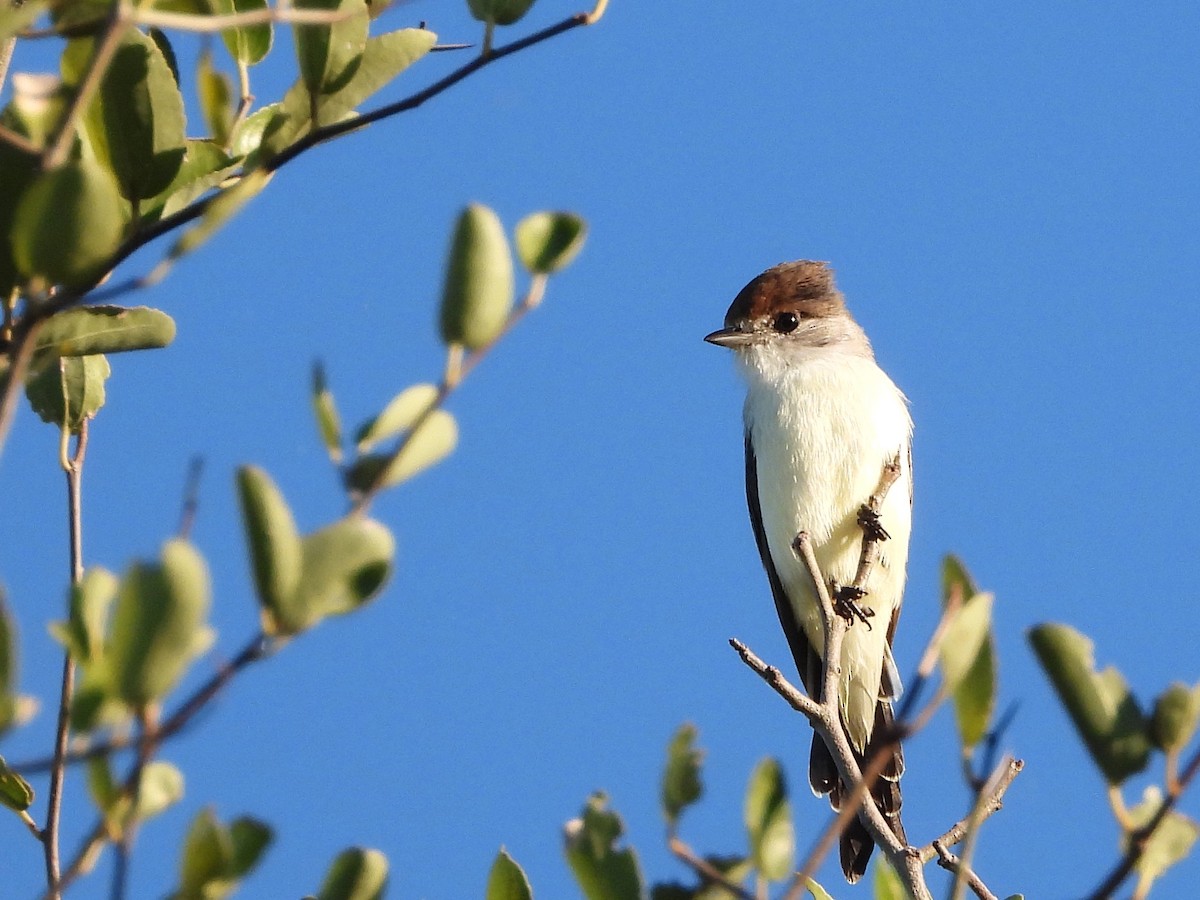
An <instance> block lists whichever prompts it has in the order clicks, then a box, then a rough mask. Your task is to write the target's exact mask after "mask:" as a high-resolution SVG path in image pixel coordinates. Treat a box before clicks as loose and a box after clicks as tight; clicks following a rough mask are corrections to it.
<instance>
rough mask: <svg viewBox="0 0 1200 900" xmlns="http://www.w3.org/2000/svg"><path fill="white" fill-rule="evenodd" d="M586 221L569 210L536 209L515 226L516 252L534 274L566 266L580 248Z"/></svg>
mask: <svg viewBox="0 0 1200 900" xmlns="http://www.w3.org/2000/svg"><path fill="white" fill-rule="evenodd" d="M586 238H587V223H586V222H584V220H583V219H582V218H581V217H579V216H577V215H575V214H574V213H568V212H538V213H533V214H532V215H529V216H526V217H525V218H524V219H522V220H521V221H520V223H518V225H517V230H516V244H517V255H518V256H520V257H521V263H522V264H523V265H524V266H525V268H526V269H528V270H529V271H530V272H532V273H534V274H535V275H550V274H553V273H554V272H557V271H559V270H561V269H563V268H566V267H567V266H568V265H570V264H571V262H572V261H573V260H574V259H575V257H576V256H578V255H579V251H580V250H582V249H583V242H584V240H585V239H586Z"/></svg>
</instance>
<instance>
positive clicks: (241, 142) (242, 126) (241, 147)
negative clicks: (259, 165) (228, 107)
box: [229, 103, 283, 167]
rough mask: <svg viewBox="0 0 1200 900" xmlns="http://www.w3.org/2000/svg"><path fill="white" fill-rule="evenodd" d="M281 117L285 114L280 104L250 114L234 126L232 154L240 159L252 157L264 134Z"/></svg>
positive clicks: (230, 148) (231, 145) (269, 105)
mask: <svg viewBox="0 0 1200 900" xmlns="http://www.w3.org/2000/svg"><path fill="white" fill-rule="evenodd" d="M281 115H283V112H282V110H281V109H280V104H278V103H271V104H268V105H267V106H264V107H262V108H260V109H256V110H255V111H254V112H252V113H250V115H248V116H246V118H244V119H242V121H240V122H238V123H237V125H235V126H234V129H233V140H232V143H231V144H230V147H229V151H230V153H232V154H233V155H234V156H239V157H248V156H250V154H251V153H253V152H254V151H256V150H257V149H258V148H259V145H260V144H262V140H263V133H264V132H265V131H266V129H267V127H268V126H269V125H270V124H271V122H272V121H274V120H275V119H276V118H277V117H279V116H281ZM247 165H250V161H249V160H247ZM251 167H252V166H251Z"/></svg>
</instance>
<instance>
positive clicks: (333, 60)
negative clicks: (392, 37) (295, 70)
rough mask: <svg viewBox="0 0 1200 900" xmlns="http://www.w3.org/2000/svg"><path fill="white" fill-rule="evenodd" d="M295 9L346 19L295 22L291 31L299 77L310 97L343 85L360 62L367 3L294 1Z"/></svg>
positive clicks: (330, 92) (313, 0)
mask: <svg viewBox="0 0 1200 900" xmlns="http://www.w3.org/2000/svg"><path fill="white" fill-rule="evenodd" d="M295 8H296V9H311V10H327V11H329V12H335V11H336V12H337V13H338V14H339V15H341V16H344V17H345V18H341V19H339V21H337V22H334V23H333V24H332V25H297V26H295V30H294V34H295V40H296V57H297V59H298V60H299V63H300V77H301V80H302V81H303V82H304V86H305V87H306V88H307V89H308V93H309V94H310V95H311V96H313V97H319V96H320V95H321V94H333V93H336V92H337V91H339V90H341V89H342V88H343V87H345V86H346V85H347V84H348V83H349V81H350V79H351V78H353V77H354V73H355V72H357V71H358V67H359V64H360V63H361V62H362V56H363V51H364V50H366V47H367V29H368V27H369V25H370V22H369V20H368V18H367V4H366V3H365V2H364V0H296V3H295Z"/></svg>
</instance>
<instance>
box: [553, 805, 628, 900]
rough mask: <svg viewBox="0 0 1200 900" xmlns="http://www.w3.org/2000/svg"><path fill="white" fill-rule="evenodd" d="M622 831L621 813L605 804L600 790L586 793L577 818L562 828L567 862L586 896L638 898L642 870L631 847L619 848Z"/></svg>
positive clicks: (592, 898)
mask: <svg viewBox="0 0 1200 900" xmlns="http://www.w3.org/2000/svg"><path fill="white" fill-rule="evenodd" d="M624 831H625V826H624V825H623V824H622V823H621V817H620V816H618V815H617V814H616V813H615V812H612V811H611V810H609V808H608V798H607V797H606V796H605V795H604V794H602V793H599V792H598V793H595V794H592V795H591V796H590V797H588V800H587V805H586V806H584V808H583V813H582V815H581V816H580V818H578V819H572V820H571V821H570V822H568V823H567V825H566V828H565V829H564V832H565V837H566V845H565V851H566V856H567V863H568V864H569V865H570V866H571V871H572V872H573V873H574V874H575V880H576V881H577V882H578V883H579V887H580V890H582V892H583V896H584V897H585V900H637V898H640V897H641V896H642V894H643V886H642V873H641V871H640V869H639V867H638V861H637V854H636V853H634V851H633V848H632V847H626V848H623V849H622V848H619V847H618V846H617V842H618V840H619V839H620V837H621V835H622V834H623V833H624Z"/></svg>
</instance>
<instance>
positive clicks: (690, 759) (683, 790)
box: [662, 723, 704, 826]
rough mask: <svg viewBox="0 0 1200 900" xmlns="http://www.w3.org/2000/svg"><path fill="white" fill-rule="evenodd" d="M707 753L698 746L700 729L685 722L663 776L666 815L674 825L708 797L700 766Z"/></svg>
mask: <svg viewBox="0 0 1200 900" xmlns="http://www.w3.org/2000/svg"><path fill="white" fill-rule="evenodd" d="M703 758H704V751H703V750H701V749H700V748H698V747H697V746H696V726H695V725H692V724H691V723H685V724H684V725H681V726H680V727H679V730H678V731H676V732H675V736H674V737H673V738H671V743H670V744H669V745H667V766H666V769H664V770H663V777H662V807H663V815H664V816H665V817H666V819H667V822H668V823H670V824H671V825H672V826H673V825H674V824H675V823H676V822H677V821H678V820H679V815H680V813H682V812H683V811H684V810H685V809H686V808H687V807H689V806H691V805H692V804H693V803H695V802H696V801H697V800H699V799H700V797H701V796H702V795H703V794H704V785H703V783H702V782H701V780H700V763H701V760H702V759H703Z"/></svg>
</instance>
